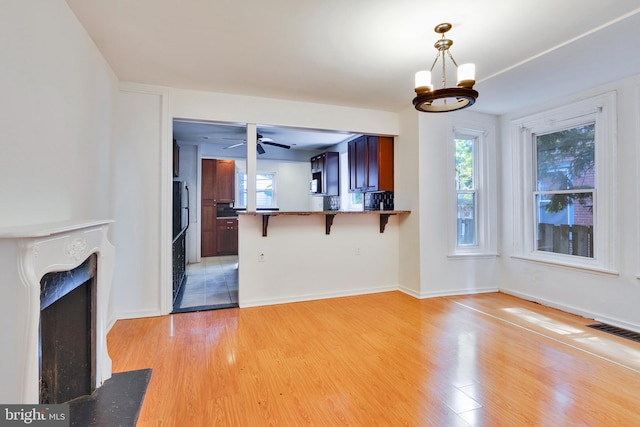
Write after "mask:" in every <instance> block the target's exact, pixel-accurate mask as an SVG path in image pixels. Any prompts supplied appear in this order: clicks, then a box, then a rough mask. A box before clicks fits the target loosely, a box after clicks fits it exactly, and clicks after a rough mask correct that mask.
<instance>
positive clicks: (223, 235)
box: [217, 218, 238, 255]
mask: <svg viewBox="0 0 640 427" xmlns="http://www.w3.org/2000/svg"><path fill="white" fill-rule="evenodd" d="M217 235H218V236H217V240H218V247H217V249H218V251H217V252H218V255H237V254H238V220H237V219H236V218H218V221H217Z"/></svg>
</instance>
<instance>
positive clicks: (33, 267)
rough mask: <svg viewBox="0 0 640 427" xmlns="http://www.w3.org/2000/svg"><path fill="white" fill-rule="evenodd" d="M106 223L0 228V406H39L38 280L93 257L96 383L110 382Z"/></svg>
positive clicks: (110, 261) (110, 259) (110, 257)
mask: <svg viewBox="0 0 640 427" xmlns="http://www.w3.org/2000/svg"><path fill="white" fill-rule="evenodd" d="M111 222H113V221H110V220H90V221H67V222H58V223H51V224H38V225H31V226H21V227H11V228H0V291H1V292H2V294H1V296H0V319H1V322H0V324H1V325H2V329H1V331H2V332H1V335H0V339H1V340H2V343H3V345H2V346H0V402H2V403H5V404H11V403H16V404H34V403H38V401H39V377H40V373H39V367H38V339H39V324H40V280H41V279H42V277H43V276H44V275H45V274H47V273H51V272H57V271H68V270H72V269H74V268H76V267H78V266H79V265H80V264H82V263H83V262H84V261H85V260H86V259H87V258H88V257H89V256H90V255H91V254H94V253H95V254H96V255H97V257H98V263H97V265H98V267H97V277H96V279H97V284H96V287H97V295H96V384H95V387H99V386H100V385H102V383H103V382H104V381H105V380H107V379H109V378H110V377H111V359H110V358H109V354H108V352H107V332H108V331H107V316H108V303H109V293H110V289H111V282H112V279H113V266H114V257H115V248H114V246H113V245H112V244H111V243H110V242H109V240H108V238H107V232H108V229H109V224H110V223H111Z"/></svg>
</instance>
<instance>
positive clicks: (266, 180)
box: [238, 173, 276, 208]
mask: <svg viewBox="0 0 640 427" xmlns="http://www.w3.org/2000/svg"><path fill="white" fill-rule="evenodd" d="M238 181H239V187H240V188H239V191H238V200H239V204H238V206H247V174H246V173H243V174H240V178H239V180H238ZM274 186H275V174H274V173H262V174H256V207H258V208H265V207H266V208H270V207H274V206H275V205H276V203H275V199H274Z"/></svg>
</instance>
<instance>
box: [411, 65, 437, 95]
mask: <svg viewBox="0 0 640 427" xmlns="http://www.w3.org/2000/svg"><path fill="white" fill-rule="evenodd" d="M415 87H416V93H423V92H428V91H432V90H433V85H432V84H431V71H426V70H424V71H418V72H417V73H416V86H415Z"/></svg>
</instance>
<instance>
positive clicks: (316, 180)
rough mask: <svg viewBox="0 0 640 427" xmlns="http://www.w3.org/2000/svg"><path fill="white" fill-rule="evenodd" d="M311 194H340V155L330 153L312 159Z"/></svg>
mask: <svg viewBox="0 0 640 427" xmlns="http://www.w3.org/2000/svg"><path fill="white" fill-rule="evenodd" d="M311 194H315V195H318V196H338V195H339V194H340V153H337V152H333V151H329V152H326V153H322V154H318V155H317V156H313V157H312V158H311Z"/></svg>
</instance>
